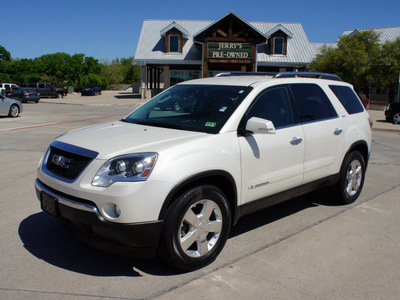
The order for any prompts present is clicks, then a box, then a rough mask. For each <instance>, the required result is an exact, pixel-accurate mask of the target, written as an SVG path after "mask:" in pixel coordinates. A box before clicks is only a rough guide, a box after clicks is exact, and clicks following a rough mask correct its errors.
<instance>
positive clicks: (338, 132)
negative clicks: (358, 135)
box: [333, 128, 343, 135]
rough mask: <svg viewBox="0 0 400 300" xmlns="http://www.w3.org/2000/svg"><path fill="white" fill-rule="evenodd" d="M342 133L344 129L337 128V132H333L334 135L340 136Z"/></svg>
mask: <svg viewBox="0 0 400 300" xmlns="http://www.w3.org/2000/svg"><path fill="white" fill-rule="evenodd" d="M342 132H343V130H342V129H338V128H336V129H335V131H334V132H333V134H334V135H339V134H341V133H342Z"/></svg>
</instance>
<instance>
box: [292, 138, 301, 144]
mask: <svg viewBox="0 0 400 300" xmlns="http://www.w3.org/2000/svg"><path fill="white" fill-rule="evenodd" d="M302 141H303V139H302V138H300V139H298V138H293V139H292V140H291V141H290V143H291V144H292V145H298V144H300V143H301V142H302Z"/></svg>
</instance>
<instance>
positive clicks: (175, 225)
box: [158, 185, 231, 271]
mask: <svg viewBox="0 0 400 300" xmlns="http://www.w3.org/2000/svg"><path fill="white" fill-rule="evenodd" d="M190 223H193V224H190ZM208 226H210V227H208ZM230 228H231V212H230V209H229V205H228V201H227V199H226V197H225V195H224V194H223V192H222V191H221V190H220V189H218V188H216V187H215V186H212V185H203V186H198V187H195V188H192V189H190V190H188V191H186V192H185V193H183V194H182V195H180V196H179V197H178V198H177V199H176V200H175V201H174V202H173V203H172V204H171V206H170V207H169V209H168V212H167V217H166V219H165V224H164V228H163V232H162V234H161V237H160V243H159V247H158V255H159V257H161V259H163V260H164V261H165V262H166V263H167V264H169V265H171V266H173V267H175V268H177V269H180V270H183V271H192V270H196V269H199V268H201V267H204V266H206V265H208V264H210V263H211V262H213V261H214V260H215V259H216V258H217V256H218V254H219V253H220V252H221V250H222V248H223V247H224V245H225V242H226V240H227V239H228V236H229V232H230Z"/></svg>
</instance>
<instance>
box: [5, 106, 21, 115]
mask: <svg viewBox="0 0 400 300" xmlns="http://www.w3.org/2000/svg"><path fill="white" fill-rule="evenodd" d="M19 113H20V109H19V106H18V105H17V104H13V105H11V107H10V111H9V113H8V116H9V117H12V118H16V117H18V116H19Z"/></svg>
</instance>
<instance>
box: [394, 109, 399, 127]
mask: <svg viewBox="0 0 400 300" xmlns="http://www.w3.org/2000/svg"><path fill="white" fill-rule="evenodd" d="M393 123H394V124H400V112H398V113H395V114H394V116H393Z"/></svg>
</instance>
